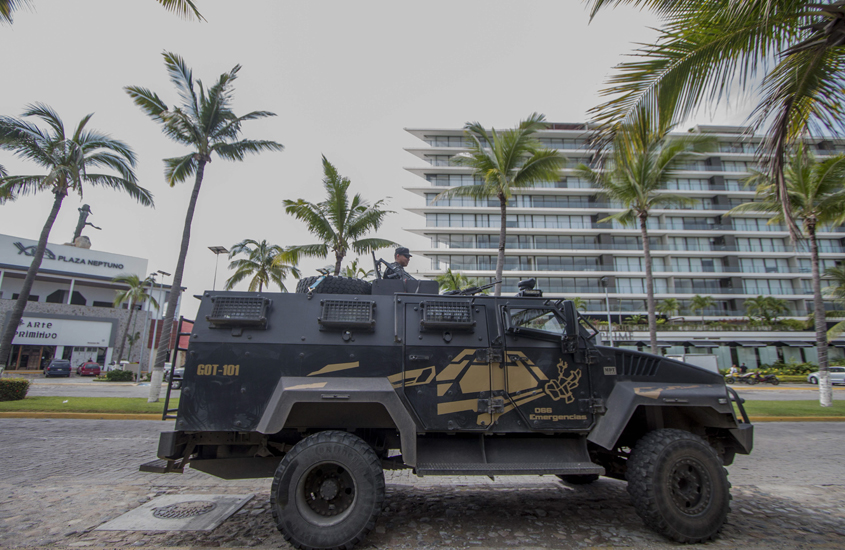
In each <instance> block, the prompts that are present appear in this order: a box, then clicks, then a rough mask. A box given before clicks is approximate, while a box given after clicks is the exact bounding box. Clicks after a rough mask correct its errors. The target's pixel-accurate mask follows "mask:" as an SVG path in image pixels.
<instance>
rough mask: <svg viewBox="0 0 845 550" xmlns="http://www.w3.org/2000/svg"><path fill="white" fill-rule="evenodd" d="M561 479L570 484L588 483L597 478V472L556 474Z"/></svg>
mask: <svg viewBox="0 0 845 550" xmlns="http://www.w3.org/2000/svg"><path fill="white" fill-rule="evenodd" d="M557 477H558V478H560V480H561V481H564V482H566V483H569V484H570V485H589V484H590V483H592V482H594V481H597V480H598V479H599V475H598V474H577V475H563V474H561V475H559V476H557Z"/></svg>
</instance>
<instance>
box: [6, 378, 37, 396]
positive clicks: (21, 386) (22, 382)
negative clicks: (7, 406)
mask: <svg viewBox="0 0 845 550" xmlns="http://www.w3.org/2000/svg"><path fill="white" fill-rule="evenodd" d="M31 383H32V382H30V381H29V380H27V379H26V378H3V379H0V401H19V400H21V399H23V398H24V397H26V392H28V391H29V386H30V384H31Z"/></svg>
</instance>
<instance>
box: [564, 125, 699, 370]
mask: <svg viewBox="0 0 845 550" xmlns="http://www.w3.org/2000/svg"><path fill="white" fill-rule="evenodd" d="M654 127H655V125H654V124H652V121H651V117H650V116H649V114H648V113H643V114H642V116H640V117H639V119H638V120H637V124H636V125H634V126H627V125H626V126H623V127H621V128H620V130H619V133H618V134H617V135H616V140H615V141H614V145H613V149H612V150H611V151H609V152H607V153H605V159H604V160H605V163H606V164H607V169H603V170H598V169H593V168H590V167H588V166H586V165H584V164H581V165H579V166H578V167H577V168H576V172H577V173H578V175H580V176H581V177H582V178H584V179H587V180H589V181H591V182H593V183H594V184H595V185H597V186H598V187H600V188H601V189H602V191H601V193H602V194H603V195H605V196H606V197H608V198H609V199H611V200H612V201H616V202H619V203H621V204H622V208H623V210H622V211H621V212H618V213H616V214H613V215H611V216H608V217H607V218H604V219H602V220H599V223H602V222H607V221H617V222H619V223H621V224H622V225H626V226H628V225H634V224H635V223H637V222H639V226H640V233H641V238H642V242H643V258H644V263H645V278H646V297H647V306H648V331H649V338H650V341H651V342H650V343H651V352H652V353H653V354H655V355H657V354H658V351H657V318H656V317H655V313H654V312H655V304H654V277H653V275H652V265H651V245H650V243H649V240H648V218H649V216H650V215H651V211H652V210H653V209H655V208H672V207H677V205H686V204H690V203H691V202H693V201H692V200H691V199H689V198H687V197H683V196H680V195H674V194H670V193H664V192H663V191H662V190H663V189H665V188H666V186H667V182H668V181H669V180H671V179H674V178H675V177H676V175H675V170H674V169H673V168H674V165H675V164H676V163H677V162H678V161H679V160H681V159H682V158H684V157H686V156H689V155H691V154H694V153H697V152H703V151H706V150H708V149H710V148H711V147H712V146H713V144H714V141H713V140H712V139H711V138H709V137H706V136H699V135H683V136H681V135H670V134H669V130H670V129H671V127H669V126H666V125H660V124H657V125H656V127H657V128H658V129H657V130H654Z"/></svg>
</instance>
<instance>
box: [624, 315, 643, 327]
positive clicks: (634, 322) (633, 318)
mask: <svg viewBox="0 0 845 550" xmlns="http://www.w3.org/2000/svg"><path fill="white" fill-rule="evenodd" d="M646 320H647V319H646V318H645V317H643V316H642V315H640V314H639V313H635V314H634V315H631V316H630V317H628V318H627V319H625V322H626V323H631V324H632V325H639V324H640V323H642V322H643V321H646Z"/></svg>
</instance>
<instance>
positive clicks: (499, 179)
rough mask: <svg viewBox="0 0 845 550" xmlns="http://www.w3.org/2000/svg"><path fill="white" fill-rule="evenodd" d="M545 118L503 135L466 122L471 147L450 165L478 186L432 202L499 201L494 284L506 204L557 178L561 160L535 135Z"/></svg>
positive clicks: (499, 273) (502, 263)
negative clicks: (463, 169) (468, 173)
mask: <svg viewBox="0 0 845 550" xmlns="http://www.w3.org/2000/svg"><path fill="white" fill-rule="evenodd" d="M545 121H546V117H545V116H544V115H541V114H537V113H534V114H532V115H531V116H529V117H528V118H527V119H525V120H523V121H522V122H520V123H519V126H517V127H516V128H512V129H509V130H504V131H503V132H497V131H496V129H495V128H493V129H491V131H490V132H488V131H487V130H486V129H485V128H484V127H483V126H482V125H481V124H479V123H478V122H471V123H470V122H468V123H467V124H466V125H465V126H464V132H465V134H466V136H467V138H468V139H469V141H470V143H471V145H470V148H469V152H467V153H461V154H458V155H455V156H454V157H453V158H452V162H453V164H456V165H458V166H468V167H470V168H472V169H473V175H474V176H476V177H477V178H479V179H481V181H482V183H480V184H478V185H467V186H463V187H453V188H451V189H447V190H446V191H443V192H442V193H440V194H439V195H437V197H435V201H437V200H439V199H441V198H447V197H452V196H466V197H474V198H477V199H482V198H492V197H496V198H497V199H499V210H500V212H501V221H500V228H499V253H498V256H497V258H496V278H495V280H496V281H501V280H502V271H503V270H504V266H505V240H506V237H507V208H508V201H509V200H510V199H511V197H512V196H513V190H514V189H523V188H526V187H532V186H534V184H536V183H543V182H553V181H557V180H558V179H559V178H560V169H561V168H563V166H564V162H565V161H564V159H563V158H561V157H560V155H558V153H557V151H555V150H553V149H543V148H542V145H541V144H540V142H539V141H537V140H536V139H535V137H534V136H535V134H536V133H537V132H539V131H540V130H543V129H544V128H545V127H546V122H545ZM501 293H502V285H501V283H498V284H497V285H496V286H495V287H494V291H493V294H494V295H495V296H500V295H501Z"/></svg>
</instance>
